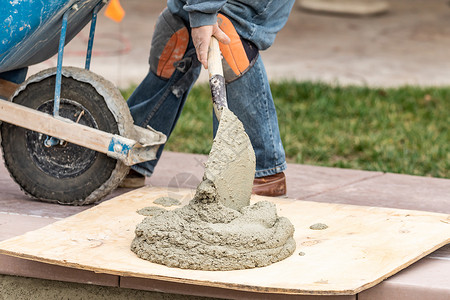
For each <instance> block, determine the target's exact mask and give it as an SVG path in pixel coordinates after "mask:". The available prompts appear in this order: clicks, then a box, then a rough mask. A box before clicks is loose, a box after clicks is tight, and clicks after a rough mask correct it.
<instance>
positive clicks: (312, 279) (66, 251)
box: [0, 187, 450, 295]
mask: <svg viewBox="0 0 450 300" xmlns="http://www.w3.org/2000/svg"><path fill="white" fill-rule="evenodd" d="M162 196H170V197H173V198H177V199H179V200H181V201H182V205H184V204H186V203H187V202H188V201H189V200H190V199H191V197H192V196H193V191H191V190H180V189H167V188H151V187H144V188H142V189H138V190H135V191H132V192H130V193H127V194H123V195H121V196H119V197H116V198H114V199H111V200H108V201H106V202H104V203H102V204H100V205H98V206H95V207H93V208H91V209H89V210H86V211H84V212H81V213H79V214H77V215H74V216H72V217H69V218H66V219H64V220H61V221H58V222H56V223H53V224H51V225H48V226H46V227H44V228H41V229H38V230H36V231H32V232H28V233H26V234H24V235H22V236H18V237H15V238H12V239H9V240H6V241H3V242H1V243H0V253H3V254H8V255H12V256H17V257H21V258H26V259H31V260H36V261H41V262H47V263H51V264H56V265H61V266H68V267H74V268H80V269H86V270H92V271H95V272H101V273H107V274H115V275H120V276H134V277H143V278H153V279H159V280H167V281H172V282H179V283H189V284H196V285H203V286H214V287H222V288H229V289H237V290H243V291H252V292H266V293H271V292H272V293H285V294H310V295H330V294H334V295H345V294H347V295H351V294H356V293H358V292H360V291H362V290H364V289H366V288H369V287H371V286H374V285H375V284H377V283H379V282H380V281H382V280H383V279H385V278H387V277H389V276H391V275H393V274H395V273H397V272H398V271H400V270H402V269H403V268H405V267H407V266H408V265H410V264H412V263H413V262H415V261H417V260H418V259H420V258H421V257H423V256H425V255H427V254H429V253H431V252H432V251H434V250H435V249H438V248H439V247H441V246H443V245H445V244H447V243H449V242H450V215H447V214H436V213H429V212H421V211H408V210H399V209H389V208H374V207H363V206H352V205H342V204H330V203H316V202H308V201H296V200H291V199H278V198H265V197H259V196H254V197H252V202H255V201H260V200H269V201H272V202H274V203H275V204H276V205H277V209H278V212H279V215H282V216H285V217H288V218H289V219H290V220H291V222H292V223H293V224H294V226H295V230H296V231H295V240H296V242H297V249H296V251H295V252H294V254H293V255H292V256H291V257H289V258H287V259H285V260H284V261H281V262H278V263H275V264H273V265H270V266H268V267H264V268H256V269H248V270H238V271H226V272H218V271H195V270H183V269H176V268H168V267H166V266H162V265H158V264H153V263H150V262H148V261H144V260H141V259H139V258H138V257H136V256H135V254H134V253H133V252H131V251H130V249H129V248H130V243H131V240H132V239H133V237H134V228H135V226H136V224H137V223H139V222H140V221H141V220H142V219H143V218H144V217H143V216H141V215H139V214H137V213H136V210H138V209H140V208H142V207H145V206H150V205H153V201H154V200H155V199H157V198H159V197H162ZM392 201H393V202H394V201H395V199H392ZM424 201H426V199H424ZM176 207H177V206H174V207H171V209H172V208H176ZM318 222H321V223H325V224H327V225H328V226H329V227H328V228H327V229H325V230H311V229H309V227H310V225H312V224H315V223H318ZM300 252H302V254H304V255H299V253H300Z"/></svg>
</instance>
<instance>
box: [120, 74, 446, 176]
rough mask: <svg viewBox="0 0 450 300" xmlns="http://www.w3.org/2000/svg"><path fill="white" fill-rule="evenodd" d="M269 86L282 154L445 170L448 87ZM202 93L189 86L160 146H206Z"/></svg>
mask: <svg viewBox="0 0 450 300" xmlns="http://www.w3.org/2000/svg"><path fill="white" fill-rule="evenodd" d="M271 87H272V93H273V96H274V99H275V105H276V107H277V110H278V116H279V124H280V131H281V136H282V140H283V143H284V147H285V150H286V156H287V159H288V162H291V163H294V162H295V163H301V164H310V165H320V166H330V167H340V168H352V169H361V170H372V171H383V172H394V173H403V174H412V175H422V176H433V177H444V178H450V128H449V127H450V126H449V124H450V87H448V88H447V87H444V88H419V87H401V88H392V89H373V88H368V87H339V86H337V87H336V86H331V85H327V84H321V83H311V82H277V83H272V84H271ZM130 91H132V89H129V90H128V91H124V92H123V93H124V95H125V97H126V98H127V97H128V95H129V93H130ZM210 98H211V96H210V92H209V88H208V86H207V85H206V84H202V85H197V86H195V87H194V89H193V91H192V92H191V93H190V95H189V98H188V100H187V102H186V106H185V108H184V111H183V114H182V115H181V117H180V120H179V123H178V125H177V127H176V129H175V131H174V132H173V134H172V136H171V137H170V140H169V142H168V143H167V145H166V149H168V150H171V151H179V152H192V153H203V154H208V153H209V150H210V148H211V142H212V129H211V127H212V119H211V116H212V112H211V103H210V101H211V100H210Z"/></svg>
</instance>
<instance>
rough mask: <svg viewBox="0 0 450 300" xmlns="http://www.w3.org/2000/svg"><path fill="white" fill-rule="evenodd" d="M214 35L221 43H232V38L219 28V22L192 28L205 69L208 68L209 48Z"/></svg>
mask: <svg viewBox="0 0 450 300" xmlns="http://www.w3.org/2000/svg"><path fill="white" fill-rule="evenodd" d="M212 36H214V37H215V38H216V39H217V40H219V42H221V43H224V44H229V43H230V38H229V37H228V36H227V35H226V34H225V33H224V32H223V31H222V30H221V29H220V28H219V25H218V24H217V23H216V24H214V25H206V26H200V27H194V28H192V41H193V42H194V46H195V51H196V52H197V58H198V60H199V61H200V62H201V64H202V65H203V67H205V69H208V49H209V42H210V41H211V37H212Z"/></svg>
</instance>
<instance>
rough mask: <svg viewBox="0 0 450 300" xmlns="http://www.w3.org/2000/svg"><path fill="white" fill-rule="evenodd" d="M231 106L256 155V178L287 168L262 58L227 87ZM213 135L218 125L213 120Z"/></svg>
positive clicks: (215, 120)
mask: <svg viewBox="0 0 450 300" xmlns="http://www.w3.org/2000/svg"><path fill="white" fill-rule="evenodd" d="M227 99H228V106H229V108H230V110H231V111H232V112H234V114H235V115H236V116H237V117H238V118H239V120H241V122H242V123H243V125H244V128H245V131H246V132H247V134H248V136H249V138H250V141H251V143H252V146H253V149H254V150H255V155H256V173H255V177H263V176H268V175H273V174H276V173H280V172H282V171H284V170H285V169H286V167H287V165H286V158H285V153H284V148H283V145H282V143H281V138H280V130H279V128H278V119H277V114H276V110H275V105H274V103H273V98H272V93H271V91H270V86H269V81H268V79H267V74H266V70H265V68H264V64H263V62H262V59H261V56H259V57H258V59H257V61H256V63H255V65H254V66H253V67H252V68H251V69H250V70H249V71H248V72H247V73H245V74H244V75H243V76H242V77H240V78H239V79H237V80H235V81H233V82H231V83H229V84H228V85H227ZM213 124H214V135H215V133H216V131H217V126H218V122H217V119H216V118H215V116H214V123H213Z"/></svg>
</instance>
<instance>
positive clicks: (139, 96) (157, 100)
mask: <svg viewBox="0 0 450 300" xmlns="http://www.w3.org/2000/svg"><path fill="white" fill-rule="evenodd" d="M193 54H194V55H195V51H194V52H192V51H190V53H188V54H186V56H185V59H183V60H182V61H181V64H182V65H181V66H180V67H179V68H178V69H177V70H176V71H175V72H174V73H173V75H172V76H171V78H170V79H169V80H165V79H162V78H160V77H158V76H157V75H156V74H154V73H153V72H151V71H149V73H148V74H147V76H146V77H145V79H144V80H143V81H142V82H141V84H140V85H139V86H138V87H137V88H136V90H135V91H134V92H133V94H132V95H131V96H130V98H129V100H128V101H127V103H128V106H129V108H130V112H131V115H132V116H133V119H134V124H136V125H138V126H141V127H146V126H147V125H149V126H151V127H152V128H154V129H155V130H158V131H161V132H162V133H164V134H165V135H167V137H169V136H170V134H171V133H172V131H173V129H174V127H175V124H176V122H177V120H178V118H179V116H180V113H181V111H182V109H183V106H184V103H185V101H186V98H187V95H188V93H189V91H190V89H191V88H192V86H193V84H194V83H195V81H196V80H197V78H198V76H199V74H200V64H199V63H198V61H197V59H196V57H195V56H193ZM163 148H164V145H162V146H161V147H160V148H159V150H158V152H157V158H156V159H155V160H151V161H147V162H143V163H140V164H138V165H134V166H133V169H134V170H136V171H137V172H139V173H141V174H144V175H146V176H151V174H152V173H153V171H154V169H155V166H156V164H157V163H158V160H159V158H160V157H161V153H162V151H163Z"/></svg>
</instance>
